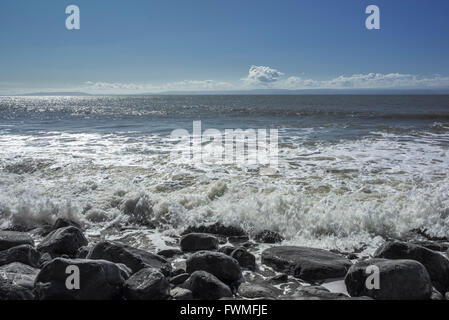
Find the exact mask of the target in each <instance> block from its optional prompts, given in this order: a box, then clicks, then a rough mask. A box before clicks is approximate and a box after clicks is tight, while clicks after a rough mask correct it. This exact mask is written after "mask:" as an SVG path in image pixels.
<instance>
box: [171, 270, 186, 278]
mask: <svg viewBox="0 0 449 320" xmlns="http://www.w3.org/2000/svg"><path fill="white" fill-rule="evenodd" d="M183 273H186V270H185V269H183V268H177V269H175V270H173V271H172V272H171V276H172V277H176V276H179V275H180V274H183Z"/></svg>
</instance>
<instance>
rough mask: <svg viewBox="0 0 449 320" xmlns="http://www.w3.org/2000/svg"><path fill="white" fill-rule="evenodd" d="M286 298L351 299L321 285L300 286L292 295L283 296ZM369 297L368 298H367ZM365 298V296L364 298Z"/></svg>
mask: <svg viewBox="0 0 449 320" xmlns="http://www.w3.org/2000/svg"><path fill="white" fill-rule="evenodd" d="M285 299H287V300H352V299H351V297H348V296H347V295H345V294H343V293H335V292H330V291H329V290H327V289H326V288H324V287H321V286H307V287H306V286H304V287H300V288H299V290H298V291H297V292H295V293H294V294H293V295H291V296H288V297H285ZM367 299H369V298H367ZM364 300H365V298H364Z"/></svg>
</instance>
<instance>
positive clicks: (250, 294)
mask: <svg viewBox="0 0 449 320" xmlns="http://www.w3.org/2000/svg"><path fill="white" fill-rule="evenodd" d="M238 294H239V296H241V297H244V298H248V299H257V298H272V299H276V298H278V297H279V295H281V294H282V291H281V290H279V289H277V288H275V287H273V286H270V285H266V284H254V283H247V282H245V283H242V284H241V285H240V286H239V289H238Z"/></svg>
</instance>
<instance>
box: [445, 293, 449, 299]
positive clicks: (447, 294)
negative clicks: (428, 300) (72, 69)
mask: <svg viewBox="0 0 449 320" xmlns="http://www.w3.org/2000/svg"><path fill="white" fill-rule="evenodd" d="M444 298H446V300H449V292H446V294H445V295H444Z"/></svg>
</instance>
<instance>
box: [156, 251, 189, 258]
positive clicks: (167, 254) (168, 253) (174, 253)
mask: <svg viewBox="0 0 449 320" xmlns="http://www.w3.org/2000/svg"><path fill="white" fill-rule="evenodd" d="M182 254H183V252H182V251H181V250H179V249H164V250H160V251H158V252H157V255H158V256H161V257H164V258H166V259H171V258H174V257H176V256H180V255H182Z"/></svg>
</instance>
